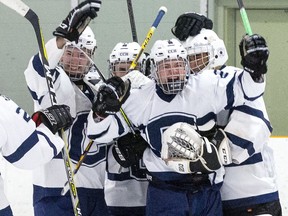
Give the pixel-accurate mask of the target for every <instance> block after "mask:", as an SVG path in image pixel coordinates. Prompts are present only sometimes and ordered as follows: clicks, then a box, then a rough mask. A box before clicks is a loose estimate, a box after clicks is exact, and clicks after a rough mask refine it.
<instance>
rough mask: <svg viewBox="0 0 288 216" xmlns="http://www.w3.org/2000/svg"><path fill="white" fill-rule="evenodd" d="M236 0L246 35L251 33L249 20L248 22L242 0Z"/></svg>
mask: <svg viewBox="0 0 288 216" xmlns="http://www.w3.org/2000/svg"><path fill="white" fill-rule="evenodd" d="M237 2H238V6H239V9H240V15H241V18H242V22H243V25H244V28H245V31H246V33H247V34H248V35H252V34H253V33H252V29H251V26H250V22H249V19H248V16H247V13H246V10H245V7H244V4H243V1H242V0H237Z"/></svg>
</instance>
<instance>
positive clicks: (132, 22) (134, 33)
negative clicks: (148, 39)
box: [127, 0, 138, 43]
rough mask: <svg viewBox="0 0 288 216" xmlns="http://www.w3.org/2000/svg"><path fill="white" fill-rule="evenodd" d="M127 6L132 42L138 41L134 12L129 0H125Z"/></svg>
mask: <svg viewBox="0 0 288 216" xmlns="http://www.w3.org/2000/svg"><path fill="white" fill-rule="evenodd" d="M127 7H128V14H129V20H130V26H131V33H132V39H133V42H137V43H138V38H137V31H136V25H135V19H134V12H133V6H132V1H131V0H127Z"/></svg>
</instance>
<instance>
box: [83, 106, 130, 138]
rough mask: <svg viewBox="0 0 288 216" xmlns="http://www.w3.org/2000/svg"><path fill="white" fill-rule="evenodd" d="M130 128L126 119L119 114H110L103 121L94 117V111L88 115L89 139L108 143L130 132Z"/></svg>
mask: <svg viewBox="0 0 288 216" xmlns="http://www.w3.org/2000/svg"><path fill="white" fill-rule="evenodd" d="M128 131H129V129H128V126H127V124H125V123H124V119H123V118H122V116H121V115H120V114H119V112H118V113H117V114H116V115H109V116H107V117H106V118H105V119H103V120H102V121H98V120H96V119H95V118H94V117H93V111H90V113H89V116H88V126H87V134H88V137H89V139H92V140H96V141H97V142H98V143H108V142H111V141H112V140H113V139H114V138H117V137H119V136H121V135H124V134H126V133H128Z"/></svg>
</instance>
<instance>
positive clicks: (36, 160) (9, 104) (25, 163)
mask: <svg viewBox="0 0 288 216" xmlns="http://www.w3.org/2000/svg"><path fill="white" fill-rule="evenodd" d="M0 113H1V115H0V137H1V142H0V151H1V154H2V155H3V157H4V158H5V159H6V160H7V161H8V162H10V163H11V164H13V165H14V166H16V167H18V168H21V169H34V168H36V167H38V166H41V165H43V164H45V163H47V162H49V161H50V160H51V159H52V158H53V157H54V156H56V155H58V154H59V152H61V149H62V147H63V145H64V143H63V141H62V139H60V138H59V137H58V136H55V135H54V134H53V133H51V132H50V130H49V129H48V128H46V126H44V125H43V124H40V125H39V126H38V127H37V128H36V125H35V123H34V121H33V120H32V119H31V118H30V116H29V115H28V114H27V113H26V112H25V111H24V110H23V109H21V108H20V107H19V106H18V105H17V104H16V103H14V102H13V101H12V100H10V99H9V98H7V97H5V96H3V95H1V96H0ZM8 206H9V203H8V201H7V199H6V197H5V194H4V186H3V180H2V177H1V174H0V215H1V212H5V215H6V214H8V212H7V211H8V209H7V207H8ZM3 209H4V210H3ZM3 214H4V213H3Z"/></svg>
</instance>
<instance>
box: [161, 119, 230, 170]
mask: <svg viewBox="0 0 288 216" xmlns="http://www.w3.org/2000/svg"><path fill="white" fill-rule="evenodd" d="M225 138H226V141H227V137H226V135H225V133H224V132H223V130H221V131H219V132H218V131H217V132H216V135H215V136H214V138H213V142H214V143H212V142H209V140H208V139H207V138H206V137H202V136H201V135H200V134H198V133H197V132H196V131H195V130H194V128H193V127H192V126H191V125H189V124H187V123H183V122H180V123H176V124H174V125H172V126H171V127H169V128H168V129H167V130H166V131H165V132H164V133H163V135H162V149H161V158H162V159H163V160H164V161H165V162H166V164H167V165H168V166H169V167H171V168H172V169H174V170H175V171H176V172H179V173H196V172H201V173H211V172H213V171H215V170H217V169H219V168H220V167H221V166H222V165H223V163H224V162H225V164H228V163H231V159H228V153H227V152H228V151H229V153H230V149H229V148H228V147H229V146H227V145H228V143H225V142H224V141H223V140H225ZM218 149H219V150H221V152H222V151H223V152H222V153H219V150H218ZM223 149H224V150H225V151H224V150H223ZM229 156H230V154H229ZM223 158H225V159H223Z"/></svg>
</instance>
